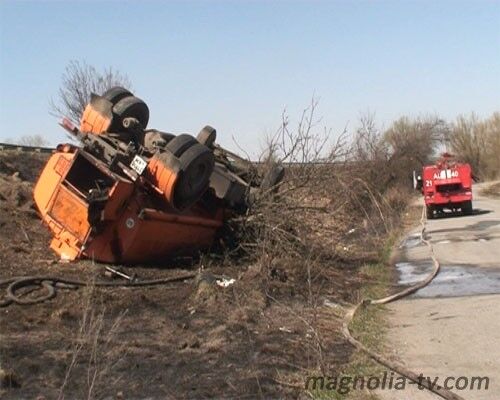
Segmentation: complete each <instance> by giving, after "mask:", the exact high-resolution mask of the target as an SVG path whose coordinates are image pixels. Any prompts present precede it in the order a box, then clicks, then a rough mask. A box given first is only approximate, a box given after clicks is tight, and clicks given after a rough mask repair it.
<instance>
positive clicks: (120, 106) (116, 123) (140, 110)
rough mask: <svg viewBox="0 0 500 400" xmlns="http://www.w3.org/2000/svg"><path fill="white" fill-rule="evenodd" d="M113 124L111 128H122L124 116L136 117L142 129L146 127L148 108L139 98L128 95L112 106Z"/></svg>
mask: <svg viewBox="0 0 500 400" xmlns="http://www.w3.org/2000/svg"><path fill="white" fill-rule="evenodd" d="M113 114H114V118H113V124H112V128H115V129H116V130H121V129H123V127H122V121H123V120H124V119H125V118H129V117H131V118H136V119H137V120H138V121H139V122H140V124H141V126H142V128H143V129H145V128H146V126H147V125H148V121H149V108H148V106H147V105H146V103H144V102H143V101H142V100H141V99H139V98H137V97H135V96H129V97H125V98H123V99H121V100H120V101H118V102H117V103H116V104H115V105H114V106H113Z"/></svg>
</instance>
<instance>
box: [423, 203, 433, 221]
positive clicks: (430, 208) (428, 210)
mask: <svg viewBox="0 0 500 400" xmlns="http://www.w3.org/2000/svg"><path fill="white" fill-rule="evenodd" d="M425 215H426V216H427V219H434V207H433V206H427V207H425Z"/></svg>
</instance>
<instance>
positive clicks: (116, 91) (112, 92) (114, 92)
mask: <svg viewBox="0 0 500 400" xmlns="http://www.w3.org/2000/svg"><path fill="white" fill-rule="evenodd" d="M130 96H133V94H132V93H131V92H130V91H129V90H127V89H125V88H123V87H121V86H114V87H112V88H111V89H108V90H106V91H105V92H104V93H103V94H102V96H101V97H104V98H105V99H106V100H109V101H110V102H111V103H112V104H113V105H115V104H116V103H118V102H119V101H120V100H121V99H124V98H125V97H130Z"/></svg>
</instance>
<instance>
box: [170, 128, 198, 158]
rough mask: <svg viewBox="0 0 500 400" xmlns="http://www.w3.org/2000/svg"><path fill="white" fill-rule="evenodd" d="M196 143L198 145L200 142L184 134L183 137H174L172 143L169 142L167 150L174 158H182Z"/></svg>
mask: <svg viewBox="0 0 500 400" xmlns="http://www.w3.org/2000/svg"><path fill="white" fill-rule="evenodd" d="M196 143H198V141H197V140H196V139H195V138H194V136H191V135H188V134H186V133H183V134H182V135H177V136H176V137H174V138H173V139H172V140H171V141H170V142H168V144H167V146H166V147H165V148H166V149H168V150H169V151H170V152H171V153H172V154H173V155H174V156H176V157H180V156H181V155H182V154H183V153H184V152H185V151H186V150H187V149H189V148H190V147H191V146H193V145H194V144H196Z"/></svg>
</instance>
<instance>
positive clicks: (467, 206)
mask: <svg viewBox="0 0 500 400" xmlns="http://www.w3.org/2000/svg"><path fill="white" fill-rule="evenodd" d="M472 211H473V209H472V201H466V202H464V204H463V205H462V213H463V214H464V215H472Z"/></svg>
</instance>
